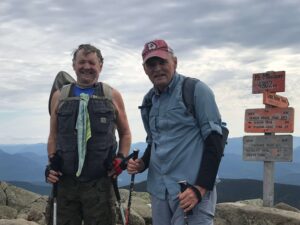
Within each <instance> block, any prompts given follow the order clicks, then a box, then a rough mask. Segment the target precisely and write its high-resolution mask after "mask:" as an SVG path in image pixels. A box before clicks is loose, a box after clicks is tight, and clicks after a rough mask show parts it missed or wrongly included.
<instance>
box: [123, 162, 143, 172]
mask: <svg viewBox="0 0 300 225" xmlns="http://www.w3.org/2000/svg"><path fill="white" fill-rule="evenodd" d="M144 168H145V164H144V162H143V160H142V159H136V160H133V159H130V160H129V161H128V164H127V172H128V173H129V174H136V173H139V172H141V171H143V170H144Z"/></svg>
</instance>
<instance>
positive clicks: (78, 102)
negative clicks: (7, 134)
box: [45, 44, 131, 225]
mask: <svg viewBox="0 0 300 225" xmlns="http://www.w3.org/2000/svg"><path fill="white" fill-rule="evenodd" d="M103 61H104V59H103V57H102V54H101V51H100V50H99V49H98V48H96V47H95V46H93V45H90V44H81V45H79V46H78V48H77V49H76V50H75V51H74V54H73V69H74V71H75V74H76V81H74V82H73V83H70V84H67V85H64V86H63V87H62V88H61V90H60V89H57V90H55V88H54V87H56V86H57V85H55V83H54V85H53V88H52V89H53V90H55V91H54V92H53V93H52V95H51V98H50V116H51V117H50V134H49V138H48V156H49V164H48V165H47V167H46V170H45V176H46V180H47V182H49V183H52V184H53V185H54V187H57V188H53V189H54V190H56V191H55V193H56V194H55V195H54V196H55V199H57V220H56V219H53V223H54V224H55V225H56V224H57V225H81V224H83V223H84V224H85V225H92V224H95V225H96V224H97V225H115V224H116V207H115V193H114V189H113V182H114V180H113V179H112V177H116V176H118V175H119V174H120V173H121V172H122V169H120V168H119V166H120V163H121V162H122V160H123V159H124V158H125V157H126V156H127V154H128V152H129V149H130V145H131V132H130V129H129V125H128V120H127V116H126V112H125V107H124V102H123V100H122V96H121V94H120V93H119V91H117V90H116V89H115V88H112V87H110V86H109V85H108V84H105V83H103V82H99V81H98V79H99V76H100V72H101V71H102V67H103ZM64 74H65V73H64V72H60V73H59V74H58V75H64ZM116 131H117V132H118V137H119V142H117V138H116V134H115V132H116ZM55 203H56V202H55ZM54 206H56V204H54ZM53 208H54V209H55V207H53ZM53 211H54V213H53V214H54V215H56V210H53ZM53 218H55V217H53Z"/></svg>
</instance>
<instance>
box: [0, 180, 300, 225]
mask: <svg viewBox="0 0 300 225" xmlns="http://www.w3.org/2000/svg"><path fill="white" fill-rule="evenodd" d="M120 193H121V198H122V201H121V202H122V206H123V207H124V208H126V206H127V202H126V201H127V199H128V191H127V190H123V189H121V190H120ZM47 199H48V197H47V196H41V195H38V194H35V193H32V192H30V191H26V190H24V189H21V188H18V187H15V186H13V185H10V184H7V183H5V182H0V225H45V224H46V223H45V215H46V213H45V209H46V205H47ZM130 221H131V223H130V224H131V225H151V223H152V221H151V207H150V197H149V194H147V193H144V192H134V193H133V198H132V204H131V217H130ZM119 222H120V215H119ZM241 224H243V225H283V224H284V225H299V224H300V210H298V209H296V208H293V207H291V206H289V205H286V204H284V203H279V204H277V205H276V206H274V207H273V208H269V207H263V206H262V200H261V199H256V200H247V201H241V202H234V203H233V202H231V203H219V204H218V205H217V211H216V217H215V225H241Z"/></svg>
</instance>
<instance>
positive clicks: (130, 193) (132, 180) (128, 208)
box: [126, 149, 139, 225]
mask: <svg viewBox="0 0 300 225" xmlns="http://www.w3.org/2000/svg"><path fill="white" fill-rule="evenodd" d="M138 155H139V150H138V149H134V150H133V157H132V159H133V160H136V159H137V158H138ZM134 178H135V174H132V175H131V181H130V187H129V197H128V205H127V210H126V225H129V216H130V207H131V198H132V192H133V187H134Z"/></svg>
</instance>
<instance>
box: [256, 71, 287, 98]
mask: <svg viewBox="0 0 300 225" xmlns="http://www.w3.org/2000/svg"><path fill="white" fill-rule="evenodd" d="M284 90H285V71H278V72H274V71H270V72H266V73H255V74H253V80H252V93H253V94H258V93H263V92H264V91H269V92H283V91H284Z"/></svg>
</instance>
